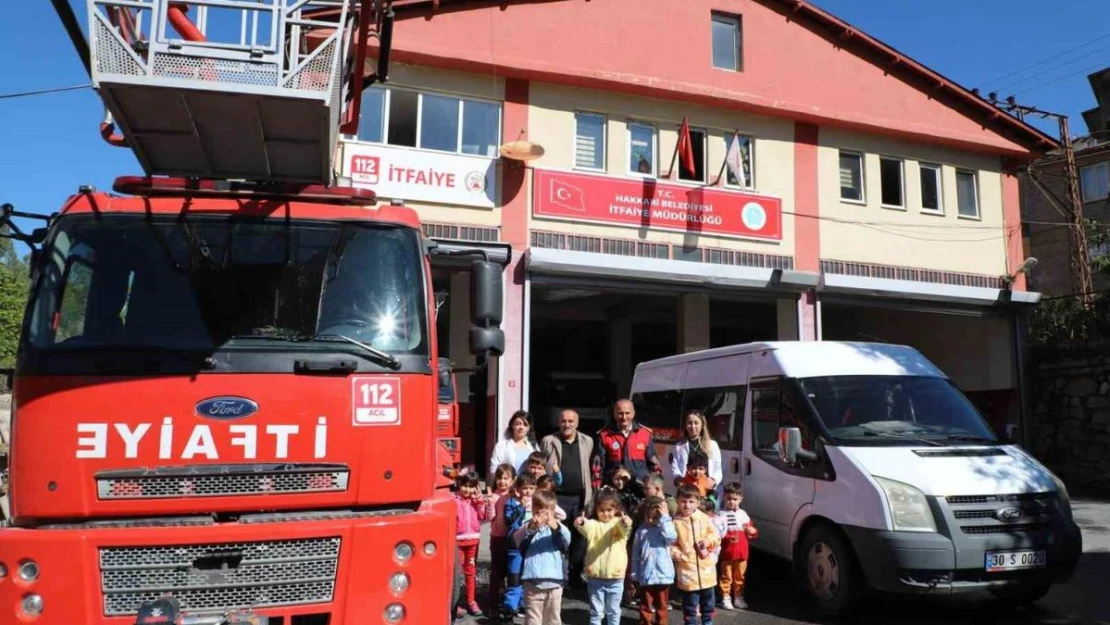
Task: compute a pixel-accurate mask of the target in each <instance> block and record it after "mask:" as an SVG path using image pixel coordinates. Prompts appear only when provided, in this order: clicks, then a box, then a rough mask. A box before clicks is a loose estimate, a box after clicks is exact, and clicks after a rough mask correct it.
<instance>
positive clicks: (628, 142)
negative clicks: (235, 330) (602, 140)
mask: <svg viewBox="0 0 1110 625" xmlns="http://www.w3.org/2000/svg"><path fill="white" fill-rule="evenodd" d="M625 126H626V130H625V141H624V146H625V156H627V157H628V158H627V159H626V163H625V168H626V169H627V172H626V173H627V175H629V176H635V177H636V178H653V179H657V178H659V166H660V163H659V127H658V126H656V125H655V124H653V123H650V122H642V121H633V120H628V121H627V122H626V124H625ZM633 126H639V127H641V128H650V129H651V169H652V171H651V172H650V173H644V172H640V171H636V170H635V169H634V168H633V166H632V128H633Z"/></svg>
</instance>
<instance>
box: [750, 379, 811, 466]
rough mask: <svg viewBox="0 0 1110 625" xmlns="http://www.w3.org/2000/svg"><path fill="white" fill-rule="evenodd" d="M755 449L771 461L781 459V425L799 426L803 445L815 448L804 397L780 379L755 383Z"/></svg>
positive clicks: (753, 412) (753, 414) (804, 447)
mask: <svg viewBox="0 0 1110 625" xmlns="http://www.w3.org/2000/svg"><path fill="white" fill-rule="evenodd" d="M751 386H752V448H753V451H754V452H755V453H756V455H758V456H760V457H761V458H763V459H764V460H767V461H769V462H771V461H774V462H777V461H778V446H777V444H778V440H779V438H778V437H779V428H782V427H787V428H789V427H796V428H798V429H800V430H801V432H802V448H803V449H807V450H812V449H813V442H814V429H813V427H812V425H811V424H810V422H809V419H808V415H807V413H806V410H805V408H804V406H805V404H804V403H803V402H802V398H801V396H800V395H799V394H798V391H797V389H796V388H795V386H794V385H793V384H791V383H789V382H788V381H786V380H783V379H781V378H777V379H771V380H763V381H760V382H753V383H752V385H751Z"/></svg>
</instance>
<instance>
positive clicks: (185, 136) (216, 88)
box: [88, 0, 359, 184]
mask: <svg viewBox="0 0 1110 625" xmlns="http://www.w3.org/2000/svg"><path fill="white" fill-rule="evenodd" d="M358 5H359V3H358V1H357V0H190V1H188V2H181V1H177V0H175V1H170V0H88V9H89V48H90V60H91V64H92V78H93V86H94V88H96V89H97V91H98V92H99V94H100V96H101V98H102V99H103V101H104V104H105V106H106V108H107V109H108V112H109V113H110V115H111V119H110V120H106V122H109V124H110V123H111V122H114V123H115V124H116V125H118V127H119V129H120V131H122V138H123V140H124V141H125V142H126V144H127V145H128V146H129V147H130V148H131V149H132V150H133V151H134V153H135V156H136V157H137V158H138V160H139V163H140V164H141V165H142V167H143V169H144V170H145V172H146V174H147V175H166V176H185V177H201V178H215V179H246V180H274V181H285V182H304V183H315V184H330V183H331V182H332V181H333V178H334V172H335V167H334V163H333V160H334V158H335V154H336V141H337V139H338V133H339V125H340V123H341V117H342V114H343V111H342V110H341V109H342V108H343V106H344V102H345V101H346V100H347V93H346V89H347V80H346V78H347V76H348V75H349V73H350V71H351V68H352V65H353V64H354V62H353V58H352V57H353V51H352V48H353V41H352V34H354V33H355V31H357V27H356V26H355V22H356V20H357V17H358ZM103 127H107V128H111V126H110V125H105V126H102V128H103ZM106 132H109V131H106ZM119 139H120V138H119V137H115V138H114V139H110V140H111V141H113V142H116V143H118V142H119Z"/></svg>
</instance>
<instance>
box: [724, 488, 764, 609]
mask: <svg viewBox="0 0 1110 625" xmlns="http://www.w3.org/2000/svg"><path fill="white" fill-rule="evenodd" d="M742 501H744V489H743V488H741V487H740V484H737V483H736V482H729V483H728V484H725V497H724V505H723V506H722V509H721V511H720V512H718V513H717V516H716V517H714V518H713V521H714V523H715V524H716V526H717V531H718V532H719V533H720V535H721V536H722V538H721V608H722V609H725V610H731V609H733V606H734V604H735V608H736V609H738V610H747V609H748V603H747V602H746V601H744V576H745V575H746V574H747V572H748V540H749V539H750V538H754V537H755V535H756V530H755V526H754V525H752V521H751V519H750V518H748V514H747V513H746V512H744V511H743V510H741V509H740V503H741V502H742Z"/></svg>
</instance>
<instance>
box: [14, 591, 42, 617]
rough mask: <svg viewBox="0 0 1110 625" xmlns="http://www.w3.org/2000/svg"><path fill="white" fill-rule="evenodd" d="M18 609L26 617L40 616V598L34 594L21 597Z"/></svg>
mask: <svg viewBox="0 0 1110 625" xmlns="http://www.w3.org/2000/svg"><path fill="white" fill-rule="evenodd" d="M19 607H20V609H22V610H23V613H24V614H26V615H27V616H38V615H40V614H42V597H41V596H39V595H36V594H30V595H27V596H25V597H23V601H22V602H20V605H19Z"/></svg>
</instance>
